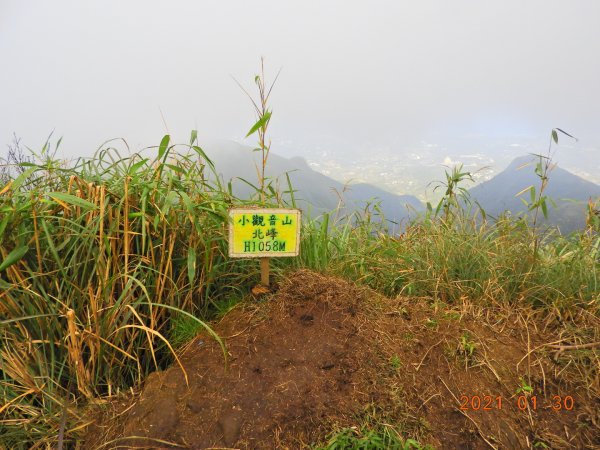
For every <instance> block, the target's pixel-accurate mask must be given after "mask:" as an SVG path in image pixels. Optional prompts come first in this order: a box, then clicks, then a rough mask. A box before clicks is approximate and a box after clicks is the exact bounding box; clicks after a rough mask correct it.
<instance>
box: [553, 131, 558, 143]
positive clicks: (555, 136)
mask: <svg viewBox="0 0 600 450" xmlns="http://www.w3.org/2000/svg"><path fill="white" fill-rule="evenodd" d="M552 140H553V141H554V143H555V144H558V133H557V132H556V130H552Z"/></svg>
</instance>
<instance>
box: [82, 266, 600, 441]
mask: <svg viewBox="0 0 600 450" xmlns="http://www.w3.org/2000/svg"><path fill="white" fill-rule="evenodd" d="M527 311H528V310H519V311H516V310H512V311H511V310H510V309H507V308H497V309H494V308H489V307H487V308H479V307H476V306H473V305H472V304H470V303H468V302H466V301H465V303H464V304H462V305H453V306H452V307H450V306H448V305H444V304H441V303H439V302H438V303H436V302H433V301H432V300H431V299H419V298H414V297H413V298H396V299H389V298H384V297H382V296H380V295H378V294H376V293H374V292H372V291H370V290H368V289H366V288H359V287H356V286H355V285H354V284H352V283H350V282H347V281H344V280H341V279H338V278H331V277H326V276H323V275H319V274H316V273H312V272H308V271H299V272H297V273H295V274H293V275H292V276H290V277H289V278H288V279H287V280H286V281H285V282H284V284H283V285H282V286H281V288H280V289H279V291H278V292H276V293H275V294H273V295H270V296H268V297H267V298H266V299H265V300H261V301H250V300H249V301H248V302H246V303H244V304H241V305H239V306H238V307H236V308H235V309H234V310H233V311H231V312H230V313H228V314H227V315H226V316H225V317H224V318H223V319H222V320H221V321H220V322H219V323H215V324H214V325H213V328H214V330H215V331H216V332H217V334H219V336H221V337H222V338H223V339H224V340H225V342H226V345H227V350H228V353H229V364H228V367H226V366H225V364H224V358H223V353H222V351H221V348H220V347H219V345H218V344H217V343H216V342H215V341H214V340H213V339H211V338H210V337H207V336H202V335H201V336H198V337H197V338H196V339H194V340H193V341H192V342H191V343H190V344H189V345H188V346H187V347H186V349H185V350H184V351H183V352H182V354H181V356H180V358H181V361H182V365H183V367H184V368H185V372H186V374H187V383H186V379H185V376H184V373H183V371H182V370H181V368H180V367H179V366H178V365H173V366H172V367H171V368H169V369H168V370H166V371H164V372H156V373H153V374H151V375H150V376H149V377H148V378H147V379H146V381H145V383H144V385H143V387H142V388H141V389H140V392H139V393H138V394H136V395H135V396H132V397H129V398H119V399H118V400H115V401H113V402H112V403H111V404H110V407H109V408H106V407H104V408H103V409H102V411H103V412H102V414H100V413H98V411H95V412H93V413H92V416H93V417H94V418H97V420H96V424H95V425H94V426H92V427H90V429H89V432H88V433H87V439H86V440H85V443H84V448H98V447H100V446H102V448H134V447H135V448H187V449H209V448H210V449H217V448H239V449H275V448H277V449H279V448H281V449H284V448H290V449H299V448H306V447H310V446H312V445H314V444H316V443H321V444H323V443H324V442H326V440H327V438H328V436H329V435H330V433H331V431H332V430H333V429H338V428H341V427H353V426H354V427H358V428H361V427H362V426H364V425H365V424H369V423H370V424H375V423H380V424H382V423H385V424H390V425H392V426H394V428H395V429H396V430H397V431H398V432H399V433H400V434H401V435H402V436H403V437H405V438H408V437H411V438H414V439H417V440H418V441H419V442H420V443H421V444H431V445H432V446H434V447H435V448H438V449H446V448H447V449H490V448H497V449H520V448H573V449H584V448H586V449H587V448H600V431H599V430H600V380H599V378H598V373H599V372H600V371H599V367H598V352H597V350H598V349H597V348H593V347H585V348H570V347H568V348H562V349H561V348H557V347H556V346H557V345H568V344H569V341H568V338H567V335H566V334H564V333H563V334H561V335H560V336H559V335H558V330H563V331H564V326H563V325H562V324H560V323H556V322H555V321H547V322H544V321H543V320H542V319H541V318H540V317H539V316H538V315H537V313H535V312H533V311H529V312H528V313H527ZM577 320H579V319H577V318H574V319H573V323H576V321H577ZM581 321H582V323H583V322H585V326H583V325H582V327H581V328H580V329H579V330H580V331H579V332H580V333H583V332H585V330H588V331H589V330H590V329H592V334H594V332H593V328H594V327H598V322H597V318H590V317H582V318H581ZM590 324H591V325H590ZM590 327H591V328H590ZM598 329H600V328H597V329H596V331H597V330H598ZM581 330H583V331H581ZM561 333H562V331H561ZM588 334H589V332H588ZM588 338H589V336H588ZM553 346H554V347H553ZM529 388H531V390H532V392H528V391H529ZM519 389H520V391H519ZM465 396H466V397H465ZM486 396H487V397H486ZM534 396H535V399H534ZM556 396H558V397H556ZM567 397H570V398H572V400H573V403H572V404H571V399H570V398H567ZM478 399H479V400H478ZM559 404H560V405H561V408H560V409H558V405H559ZM461 405H462V406H464V407H465V408H463V409H461ZM567 409H570V410H567ZM544 445H546V446H547V447H544Z"/></svg>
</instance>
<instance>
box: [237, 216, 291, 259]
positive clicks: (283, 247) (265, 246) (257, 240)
mask: <svg viewBox="0 0 600 450" xmlns="http://www.w3.org/2000/svg"><path fill="white" fill-rule="evenodd" d="M229 219H230V221H229V256H231V257H233V258H256V257H260V258H264V257H269V258H270V257H278V256H298V253H299V251H300V211H299V210H297V209H252V208H248V209H230V210H229Z"/></svg>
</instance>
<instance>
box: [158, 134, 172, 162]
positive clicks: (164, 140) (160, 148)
mask: <svg viewBox="0 0 600 450" xmlns="http://www.w3.org/2000/svg"><path fill="white" fill-rule="evenodd" d="M170 140H171V136H169V135H168V134H165V135H164V136H163V138H162V140H161V141H160V145H159V146H158V159H161V158H162V157H163V155H164V154H165V152H166V151H167V148H168V147H169V141H170Z"/></svg>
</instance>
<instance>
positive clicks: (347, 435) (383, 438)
mask: <svg viewBox="0 0 600 450" xmlns="http://www.w3.org/2000/svg"><path fill="white" fill-rule="evenodd" d="M388 449H389V450H411V449H412V450H433V448H432V447H431V446H429V445H421V444H420V443H419V442H418V441H416V440H414V439H406V440H404V439H402V437H401V436H400V435H399V434H398V432H397V431H396V430H394V429H393V428H392V427H391V426H389V425H381V426H379V427H377V428H370V427H363V428H361V429H358V428H356V427H352V428H343V429H341V430H339V431H336V432H334V433H333V434H332V436H331V437H330V438H329V440H328V441H327V444H325V446H323V447H316V448H315V450H388Z"/></svg>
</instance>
